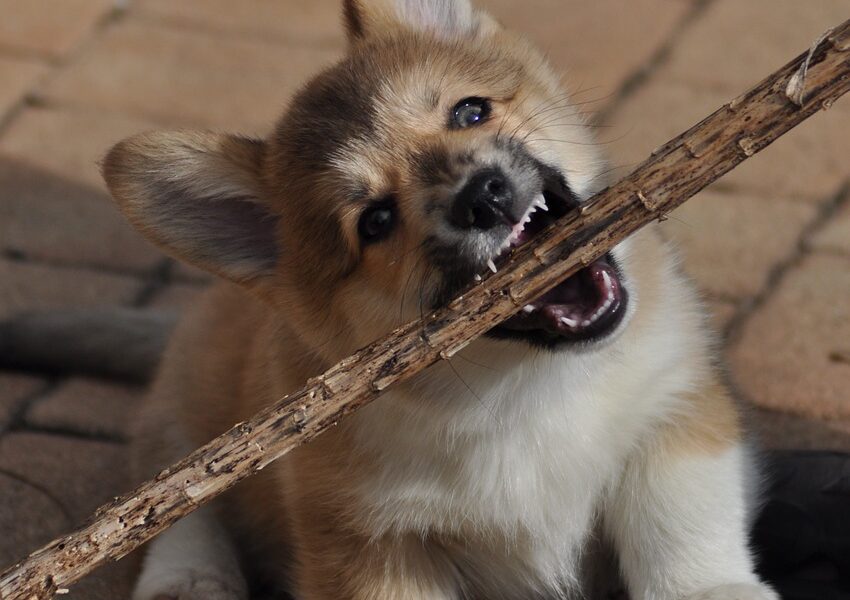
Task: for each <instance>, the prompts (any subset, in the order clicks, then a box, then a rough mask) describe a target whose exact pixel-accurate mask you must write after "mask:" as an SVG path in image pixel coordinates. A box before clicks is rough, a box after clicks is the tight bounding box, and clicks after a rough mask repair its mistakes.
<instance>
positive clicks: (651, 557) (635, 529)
mask: <svg viewBox="0 0 850 600" xmlns="http://www.w3.org/2000/svg"><path fill="white" fill-rule="evenodd" d="M683 409H684V412H683V413H680V416H679V417H678V419H677V420H676V421H675V422H674V423H670V424H667V425H665V426H664V427H663V428H662V429H660V430H659V431H658V433H657V435H656V436H655V437H654V439H653V440H652V441H651V442H650V443H649V444H648V445H647V446H646V447H645V448H643V449H642V450H641V451H639V452H638V453H637V454H636V456H635V457H633V459H632V460H631V462H630V464H629V465H628V466H627V468H626V471H625V473H624V476H623V478H622V481H621V482H620V484H619V486H618V488H617V489H616V490H615V492H614V496H613V498H612V501H611V503H610V504H609V505H608V507H607V509H606V514H605V528H606V532H607V534H608V536H609V537H610V538H611V540H612V541H613V543H614V546H615V548H616V551H617V553H618V557H619V561H620V567H621V569H622V572H623V576H624V578H625V580H626V584H627V586H628V588H629V592H630V595H631V598H632V600H776V599H777V598H778V596H777V595H776V593H775V592H773V591H772V590H771V589H770V588H769V587H767V586H766V585H764V584H762V583H761V582H760V581H759V579H758V577H757V576H756V574H755V572H754V568H753V558H752V554H751V552H750V549H749V547H748V531H749V525H750V519H749V514H748V511H749V508H750V505H751V504H752V500H753V496H754V492H755V488H757V487H758V481H757V478H758V475H757V474H756V473H755V471H754V469H753V465H752V464H751V458H750V456H749V454H748V452H747V450H746V448H745V447H744V445H743V443H742V440H741V431H740V428H739V424H738V415H737V411H736V410H735V406H734V404H733V403H732V401H731V400H730V398H729V396H728V393H727V392H726V390H725V389H723V388H722V387H721V386H720V385H711V386H706V388H704V389H703V390H702V391H701V392H699V393H696V394H693V395H690V396H689V397H687V398H685V399H684V406H683Z"/></svg>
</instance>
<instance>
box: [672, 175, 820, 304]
mask: <svg viewBox="0 0 850 600" xmlns="http://www.w3.org/2000/svg"><path fill="white" fill-rule="evenodd" d="M815 212H816V211H815V208H814V207H813V206H809V205H807V204H803V203H794V202H790V201H785V200H778V199H777V200H772V199H766V198H760V197H758V196H747V195H743V194H732V195H730V194H723V193H718V192H712V191H706V192H703V193H701V194H699V195H698V196H697V197H695V198H692V199H691V200H690V201H689V202H688V203H686V204H685V205H683V206H681V207H680V208H678V209H676V210H675V211H674V212H673V213H672V214H671V215H670V219H668V220H667V221H665V222H664V224H663V226H662V227H663V230H664V231H665V232H666V233H667V234H668V235H669V236H670V237H671V238H672V239H673V240H675V241H676V242H677V243H678V245H679V246H680V248H681V250H682V254H683V256H684V266H685V270H686V271H687V272H688V274H690V275H691V276H692V277H693V278H694V279H696V281H697V283H698V284H699V285H700V286H701V287H702V288H703V289H705V290H708V291H709V292H711V293H714V294H718V295H721V296H722V297H726V298H743V297H747V296H753V295H755V294H756V293H757V292H759V291H760V290H761V289H762V288H763V287H764V285H765V283H766V281H767V277H768V275H769V273H770V271H771V269H772V268H773V267H775V266H776V265H777V264H778V263H780V262H781V261H782V260H784V259H786V258H787V257H789V256H791V255H792V254H793V253H794V252H795V250H796V249H797V243H798V239H799V236H800V233H801V231H802V229H803V227H804V226H805V224H806V223H808V222H809V221H811V220H812V219H813V218H814V217H815Z"/></svg>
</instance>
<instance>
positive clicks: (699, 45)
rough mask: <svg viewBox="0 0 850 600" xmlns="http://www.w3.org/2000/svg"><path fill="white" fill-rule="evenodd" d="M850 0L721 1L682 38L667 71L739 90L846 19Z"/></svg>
mask: <svg viewBox="0 0 850 600" xmlns="http://www.w3.org/2000/svg"><path fill="white" fill-rule="evenodd" d="M847 15H848V12H847V0H817V1H816V2H800V0H746V1H745V2H742V1H741V0H717V1H716V2H713V3H712V5H711V6H710V7H709V8H708V10H707V11H706V13H705V14H704V15H703V16H702V17H701V18H700V19H699V21H698V22H697V23H696V24H695V25H694V27H693V28H692V29H691V30H690V31H689V32H688V35H687V36H686V37H685V38H683V39H682V41H681V43H680V44H679V45H678V46H677V48H676V51H675V53H674V54H673V55H672V56H671V58H670V62H669V64H668V67H667V69H665V71H667V72H669V73H670V74H671V75H672V76H673V77H675V78H677V79H680V80H682V81H687V82H690V83H695V84H697V85H699V86H700V87H716V88H720V89H725V90H726V91H728V92H730V93H733V94H737V93H740V92H743V91H745V90H747V89H749V88H750V87H752V86H753V85H754V84H756V83H758V82H759V81H761V80H762V79H763V78H764V77H765V76H766V75H767V74H769V73H771V72H772V71H774V70H775V69H777V68H779V67H781V66H782V65H784V64H785V63H786V62H788V61H789V60H791V59H792V58H793V57H795V56H797V55H798V54H800V53H801V52H803V51H804V50H807V49H808V48H809V46H810V45H811V44H812V43H813V42H814V41H815V40H816V39H817V38H818V37H819V36H820V35H821V34H822V33H823V32H824V31H826V30H827V29H829V28H830V27H833V26H835V25H838V24H840V23H842V22H844V21H845V20H846V19H847Z"/></svg>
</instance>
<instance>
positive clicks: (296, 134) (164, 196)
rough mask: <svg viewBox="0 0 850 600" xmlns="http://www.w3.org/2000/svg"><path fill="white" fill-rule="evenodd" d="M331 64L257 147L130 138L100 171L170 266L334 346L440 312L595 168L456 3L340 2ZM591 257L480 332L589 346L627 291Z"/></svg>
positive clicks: (503, 38)
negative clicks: (205, 273)
mask: <svg viewBox="0 0 850 600" xmlns="http://www.w3.org/2000/svg"><path fill="white" fill-rule="evenodd" d="M344 8H345V15H346V21H347V25H348V32H349V38H350V48H349V52H348V55H347V56H346V57H345V58H344V59H343V60H342V61H341V62H340V63H338V64H337V65H336V66H334V67H332V68H330V69H329V70H327V71H325V72H323V73H321V74H320V75H319V76H318V77H316V78H315V79H314V80H313V81H311V82H310V83H309V84H308V85H307V86H305V87H304V88H303V90H302V91H301V92H300V93H299V94H298V95H297V96H296V97H295V99H294V100H293V102H292V105H291V106H290V108H289V110H288V111H287V112H286V114H285V115H284V116H283V118H282V119H281V121H280V122H279V124H278V126H277V128H276V130H275V132H274V133H273V134H272V135H271V136H270V138H269V139H268V140H266V141H265V142H259V141H248V140H245V139H242V138H236V137H232V136H217V135H212V134H199V133H189V132H181V133H173V134H147V135H145V136H140V137H137V138H134V139H131V140H129V141H127V142H124V143H122V144H120V145H119V146H117V147H116V148H115V149H114V150H113V151H112V152H111V153H110V155H109V156H108V157H107V160H106V162H105V175H106V178H107V181H108V182H109V184H110V187H111V189H112V191H113V194H114V195H115V197H116V198H117V199H118V200H119V202H120V203H121V204H122V207H123V208H124V210H125V212H126V213H127V215H128V216H129V218H130V220H131V221H132V222H134V223H135V224H136V225H137V226H138V227H139V228H140V229H141V230H142V231H144V232H146V233H148V235H149V236H150V237H152V238H153V239H154V240H155V241H157V242H158V243H159V244H160V245H162V246H164V247H165V248H166V249H168V250H170V251H171V252H172V253H175V254H177V255H178V256H180V257H182V258H184V259H186V260H188V261H189V262H192V263H194V264H196V265H198V266H201V267H202V268H206V269H208V270H210V271H213V272H215V273H218V274H220V275H223V276H225V277H227V278H229V279H231V280H235V281H237V282H239V283H242V284H243V285H246V286H248V287H250V288H254V289H255V290H257V291H258V293H260V294H261V295H263V296H264V297H266V299H268V300H269V301H271V302H273V303H275V304H276V305H277V306H278V307H279V308H280V310H281V311H284V312H286V314H287V318H288V320H289V321H290V322H291V323H293V324H294V326H295V327H296V328H297V329H299V330H300V332H301V333H302V335H303V336H304V337H305V339H307V340H309V341H310V342H311V343H315V344H320V343H324V341H326V340H328V339H329V338H332V337H337V338H339V342H340V343H339V344H335V346H337V347H339V348H342V349H343V351H348V350H351V349H353V348H354V347H357V346H360V345H362V344H365V343H367V342H368V341H371V340H373V339H375V338H376V337H378V336H379V335H381V334H383V333H386V332H388V331H390V330H391V329H392V328H394V327H396V326H398V325H400V324H401V323H403V322H404V321H407V320H409V319H411V318H413V317H416V316H419V315H420V314H421V313H422V312H424V311H428V310H430V309H432V308H434V307H436V306H438V305H441V304H443V303H445V302H446V301H447V300H449V299H450V298H451V297H453V296H454V295H455V294H456V293H457V292H459V291H460V290H461V289H462V288H464V287H465V286H467V285H470V284H472V283H473V282H474V281H475V280H476V279H478V278H480V277H481V276H483V275H486V274H487V273H489V271H490V270H494V269H497V268H498V267H499V265H500V264H501V263H502V262H503V261H504V260H505V259H506V257H507V255H508V254H509V253H510V252H511V249H512V248H513V247H516V246H518V245H521V244H522V243H524V242H526V241H527V240H528V239H530V238H531V237H533V236H534V235H535V234H536V233H538V232H539V231H541V230H542V229H543V228H544V227H545V226H546V225H548V224H549V223H551V222H552V221H553V220H554V219H555V218H557V217H559V216H562V215H564V214H566V213H567V212H568V211H570V210H574V209H575V208H576V207H577V206H578V204H579V202H580V201H581V199H583V198H586V197H587V196H588V195H590V194H591V193H592V192H594V191H596V190H598V189H599V188H601V187H602V185H603V184H604V181H602V173H603V166H604V165H603V162H602V160H601V159H600V157H599V156H598V155H597V152H596V148H595V146H594V144H593V140H592V138H591V136H590V135H589V134H588V132H587V129H586V127H585V125H584V124H583V120H582V115H581V113H580V111H579V109H578V107H577V105H576V104H574V103H573V102H571V101H570V99H569V97H568V96H567V95H566V94H565V93H564V92H563V90H562V88H561V86H560V85H559V82H558V78H557V77H556V76H555V75H554V74H553V73H552V72H551V70H550V68H549V67H548V65H547V64H546V63H545V60H544V59H543V58H542V57H541V56H540V55H539V54H538V53H537V52H536V51H535V50H533V49H532V48H530V47H529V46H528V45H527V44H526V43H524V42H523V41H522V40H520V39H519V38H517V37H515V36H513V35H511V34H510V33H508V32H506V31H504V30H502V29H501V28H500V27H499V26H498V25H497V24H496V23H495V22H494V21H493V20H492V19H491V18H490V17H488V16H487V15H485V14H483V13H480V12H476V11H475V10H473V9H472V8H471V7H470V6H469V4H468V3H467V2H466V0H349V1H347V2H345V5H344ZM620 275H621V273H620V267H618V266H617V265H616V264H615V262H614V259H613V258H612V257H610V256H609V257H608V258H607V259H603V260H599V261H597V262H596V263H594V264H592V265H590V266H588V267H587V268H586V269H584V270H583V271H581V272H580V273H578V274H576V275H575V276H573V277H572V278H570V279H569V280H568V281H566V282H564V283H563V284H561V285H559V286H558V287H556V288H555V289H554V290H552V291H551V292H549V293H547V294H546V295H545V296H543V297H541V298H540V299H538V300H536V301H535V302H533V303H531V304H529V305H528V306H526V307H524V309H523V310H522V311H521V312H520V313H519V314H518V315H517V316H515V317H513V318H512V319H510V320H509V321H507V322H506V323H504V324H503V325H501V326H500V327H498V328H497V329H495V330H493V331H492V332H491V335H493V336H498V337H511V338H521V339H525V340H528V341H530V342H533V343H537V344H542V345H547V346H562V345H566V344H568V343H577V342H581V343H585V344H586V343H587V342H588V341H599V340H602V339H604V338H606V337H608V336H610V335H611V334H612V333H613V332H614V331H616V330H617V328H618V327H620V326H621V323H622V321H623V319H622V317H623V315H624V314H625V312H626V304H627V293H626V290H625V285H624V284H623V282H622V279H621V277H620Z"/></svg>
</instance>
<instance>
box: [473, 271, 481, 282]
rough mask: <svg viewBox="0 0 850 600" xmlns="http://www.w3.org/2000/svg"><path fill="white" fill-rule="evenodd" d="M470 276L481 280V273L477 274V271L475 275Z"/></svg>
mask: <svg viewBox="0 0 850 600" xmlns="http://www.w3.org/2000/svg"><path fill="white" fill-rule="evenodd" d="M472 278H473V279H474V280H475V281H481V275H479V274H478V273H476V274H475V275H473V276H472Z"/></svg>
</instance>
